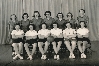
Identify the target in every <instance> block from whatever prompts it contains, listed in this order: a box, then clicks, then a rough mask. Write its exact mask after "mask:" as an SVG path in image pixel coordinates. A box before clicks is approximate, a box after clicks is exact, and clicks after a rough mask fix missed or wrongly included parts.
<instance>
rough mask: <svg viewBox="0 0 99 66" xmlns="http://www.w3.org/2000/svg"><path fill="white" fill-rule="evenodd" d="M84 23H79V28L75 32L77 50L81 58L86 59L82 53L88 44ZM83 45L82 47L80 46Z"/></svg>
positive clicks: (87, 31)
mask: <svg viewBox="0 0 99 66" xmlns="http://www.w3.org/2000/svg"><path fill="white" fill-rule="evenodd" d="M85 25H86V24H85V21H80V28H79V29H78V30H77V41H78V49H79V51H80V52H81V58H86V55H85V53H84V51H85V49H86V44H87V43H88V36H89V30H88V29H87V28H85ZM82 43H83V45H81V44H82Z"/></svg>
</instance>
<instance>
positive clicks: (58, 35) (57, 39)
mask: <svg viewBox="0 0 99 66" xmlns="http://www.w3.org/2000/svg"><path fill="white" fill-rule="evenodd" d="M52 26H53V29H51V36H53V37H54V41H53V42H52V45H53V49H54V51H55V55H54V59H57V60H59V59H60V58H59V55H58V51H59V50H60V46H61V44H62V41H63V35H62V29H59V28H58V24H57V23H56V22H55V23H53V24H52Z"/></svg>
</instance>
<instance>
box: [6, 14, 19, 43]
mask: <svg viewBox="0 0 99 66" xmlns="http://www.w3.org/2000/svg"><path fill="white" fill-rule="evenodd" d="M16 23H19V22H18V20H17V16H16V15H15V14H12V15H11V16H10V21H9V22H8V25H7V26H8V33H9V34H8V37H7V42H8V43H9V44H10V43H12V38H11V32H12V30H13V29H14V27H15V24H16Z"/></svg>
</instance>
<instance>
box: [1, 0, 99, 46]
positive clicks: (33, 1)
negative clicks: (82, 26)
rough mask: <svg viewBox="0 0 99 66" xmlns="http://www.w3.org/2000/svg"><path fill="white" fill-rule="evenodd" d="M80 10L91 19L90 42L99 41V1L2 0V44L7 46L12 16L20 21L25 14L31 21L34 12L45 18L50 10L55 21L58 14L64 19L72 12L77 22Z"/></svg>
mask: <svg viewBox="0 0 99 66" xmlns="http://www.w3.org/2000/svg"><path fill="white" fill-rule="evenodd" d="M80 9H85V11H86V15H87V16H88V17H89V30H90V40H91V41H97V40H98V41H99V0H0V44H5V41H6V38H7V34H8V31H7V23H8V21H9V20H10V15H11V14H16V15H17V18H18V20H19V21H20V20H21V19H22V14H23V13H24V12H27V13H28V14H29V19H30V20H31V19H32V16H33V12H34V11H39V12H40V15H41V17H42V18H44V17H45V16H44V12H45V11H47V10H49V11H51V12H52V15H51V16H52V17H53V18H55V19H56V15H57V13H58V12H62V13H63V14H64V19H67V18H66V14H67V13H68V12H71V13H72V14H73V18H74V19H76V21H77V16H78V15H79V10H80Z"/></svg>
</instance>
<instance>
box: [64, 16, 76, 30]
mask: <svg viewBox="0 0 99 66" xmlns="http://www.w3.org/2000/svg"><path fill="white" fill-rule="evenodd" d="M66 22H70V23H71V24H72V28H73V29H76V24H75V22H76V20H75V19H73V18H72V19H71V20H70V21H69V19H67V20H66Z"/></svg>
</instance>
